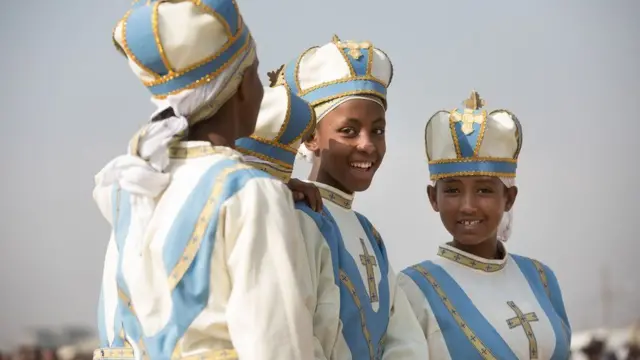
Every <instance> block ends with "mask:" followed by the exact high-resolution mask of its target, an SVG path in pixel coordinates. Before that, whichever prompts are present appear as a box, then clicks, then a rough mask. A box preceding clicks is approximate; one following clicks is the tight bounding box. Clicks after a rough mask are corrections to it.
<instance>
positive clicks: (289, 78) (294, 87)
mask: <svg viewBox="0 0 640 360" xmlns="http://www.w3.org/2000/svg"><path fill="white" fill-rule="evenodd" d="M298 60H299V58H298V57H296V58H295V59H293V60H291V61H289V63H288V64H287V65H285V67H284V70H283V71H284V82H285V83H286V84H287V86H288V87H289V89H291V93H292V94H294V95H297V94H298V93H299V92H300V89H299V88H298V83H297V81H296V79H297V74H296V73H295V71H296V66H297V65H298Z"/></svg>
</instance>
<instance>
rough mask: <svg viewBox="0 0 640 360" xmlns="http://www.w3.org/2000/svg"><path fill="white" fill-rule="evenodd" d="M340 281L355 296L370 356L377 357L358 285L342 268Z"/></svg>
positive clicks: (354, 300)
mask: <svg viewBox="0 0 640 360" xmlns="http://www.w3.org/2000/svg"><path fill="white" fill-rule="evenodd" d="M339 276H340V281H341V282H342V283H343V284H344V286H346V287H347V289H348V290H349V293H351V297H352V298H353V302H354V303H355V304H356V307H357V308H358V312H359V313H360V321H361V322H362V334H363V335H364V338H365V340H366V341H367V345H368V347H369V358H370V359H375V357H374V355H375V353H374V351H373V341H372V340H371V333H370V332H369V328H368V327H367V318H366V317H365V315H364V309H363V308H362V303H361V302H360V298H359V297H358V293H357V292H356V287H355V286H354V285H353V283H352V282H351V279H349V275H347V273H346V272H344V270H342V269H340V275H339ZM384 338H385V336H383V337H382V339H381V341H383V340H384Z"/></svg>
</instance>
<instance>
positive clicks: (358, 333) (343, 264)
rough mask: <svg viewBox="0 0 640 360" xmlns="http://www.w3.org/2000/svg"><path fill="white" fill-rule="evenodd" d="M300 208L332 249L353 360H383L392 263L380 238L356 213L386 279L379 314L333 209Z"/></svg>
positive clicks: (300, 204)
mask: <svg viewBox="0 0 640 360" xmlns="http://www.w3.org/2000/svg"><path fill="white" fill-rule="evenodd" d="M296 209H298V210H301V211H303V212H304V213H305V214H307V215H308V216H309V217H310V218H311V219H313V220H314V222H315V223H316V225H317V226H318V230H320V232H321V233H322V236H323V237H324V238H325V239H326V241H327V245H328V246H329V249H330V250H331V259H332V264H333V274H334V279H335V283H336V286H338V287H339V288H340V320H341V321H342V325H343V327H342V335H343V336H344V338H345V341H346V343H347V345H348V346H349V350H350V351H351V356H352V358H353V360H371V359H381V358H382V354H383V353H384V341H385V337H386V332H387V325H388V324H389V316H390V293H389V279H388V274H389V262H388V260H387V254H386V250H385V248H384V246H383V245H382V242H381V240H380V237H379V235H378V234H377V232H376V231H375V229H373V227H372V226H371V224H370V223H369V221H368V220H367V219H366V218H365V217H364V216H362V215H360V214H358V213H356V216H357V217H358V220H359V221H360V224H361V225H362V227H363V229H364V231H365V233H366V234H367V238H368V239H369V242H370V243H371V246H372V248H373V249H374V253H375V256H376V259H377V263H378V266H379V269H380V274H381V276H382V279H381V280H380V283H379V286H378V287H377V288H378V301H379V308H378V311H377V312H375V311H374V310H373V307H372V306H371V300H370V298H369V294H368V293H367V290H366V286H367V285H366V284H364V283H363V281H362V276H361V275H360V270H359V269H358V265H357V263H356V261H355V260H354V258H353V257H352V256H351V254H350V253H349V252H348V251H347V249H346V248H345V246H344V242H343V239H342V234H341V232H340V229H339V228H338V226H337V224H336V221H335V220H334V218H333V216H332V215H331V213H330V211H329V209H327V207H326V206H323V211H322V214H319V213H317V212H315V211H313V210H311V209H310V208H309V206H308V205H307V204H305V203H303V202H298V203H296Z"/></svg>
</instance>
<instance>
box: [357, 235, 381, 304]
mask: <svg viewBox="0 0 640 360" xmlns="http://www.w3.org/2000/svg"><path fill="white" fill-rule="evenodd" d="M360 244H361V245H362V250H363V251H364V253H363V254H361V255H360V263H361V264H362V265H364V266H365V268H366V269H367V280H368V283H369V299H370V300H371V303H372V304H373V303H375V302H378V288H377V285H376V274H375V273H374V272H373V267H374V266H378V263H377V262H376V257H375V256H373V255H369V251H368V250H367V247H366V246H365V244H364V240H362V238H360Z"/></svg>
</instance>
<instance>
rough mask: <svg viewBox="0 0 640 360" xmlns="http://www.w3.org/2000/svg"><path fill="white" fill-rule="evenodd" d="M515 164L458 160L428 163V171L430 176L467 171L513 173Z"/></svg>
mask: <svg viewBox="0 0 640 360" xmlns="http://www.w3.org/2000/svg"><path fill="white" fill-rule="evenodd" d="M517 166H518V164H516V163H513V162H507V161H492V160H478V161H460V162H450V163H438V164H429V172H430V173H431V176H435V175H443V174H455V173H469V172H474V173H477V172H484V173H501V174H515V173H516V168H517Z"/></svg>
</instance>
